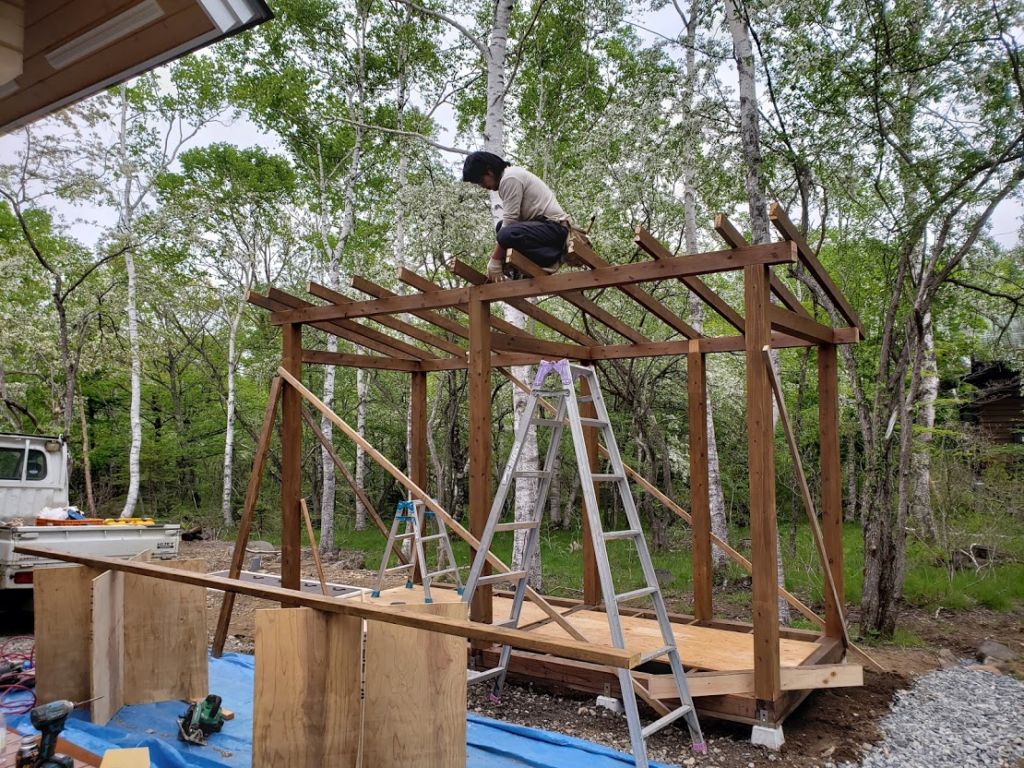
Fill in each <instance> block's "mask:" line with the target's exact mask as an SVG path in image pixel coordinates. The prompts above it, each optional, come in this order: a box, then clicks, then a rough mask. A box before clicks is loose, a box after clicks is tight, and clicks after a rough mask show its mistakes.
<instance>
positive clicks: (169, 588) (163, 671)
mask: <svg viewBox="0 0 1024 768" xmlns="http://www.w3.org/2000/svg"><path fill="white" fill-rule="evenodd" d="M164 565H165V566H167V567H170V568H175V569H178V570H182V571H191V572H193V573H205V572H206V562H205V561H204V560H170V561H167V562H166V563H164ZM206 631H207V629H206V590H205V589H203V588H202V587H197V586H191V585H188V584H180V583H177V582H173V581H165V580H161V579H151V578H147V577H145V576H137V575H134V574H126V575H125V580H124V653H125V665H124V703H125V704H145V703H148V702H151V701H164V700H167V699H201V698H203V697H205V696H206V694H208V693H209V690H208V689H209V677H208V673H209V669H208V664H207V660H206V638H207V635H206Z"/></svg>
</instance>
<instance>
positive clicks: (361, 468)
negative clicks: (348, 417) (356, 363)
mask: <svg viewBox="0 0 1024 768" xmlns="http://www.w3.org/2000/svg"><path fill="white" fill-rule="evenodd" d="M356 398H357V399H358V402H357V404H356V431H357V432H358V433H359V434H360V435H361V436H364V437H365V435H366V371H364V370H363V369H362V368H356ZM356 485H357V486H359V487H360V488H361V489H363V490H366V452H365V451H364V450H363V449H362V448H360V447H359V446H356ZM355 528H356V530H357V531H364V530H366V507H364V506H363V503H362V502H361V501H360V500H359V499H358V498H356V521H355Z"/></svg>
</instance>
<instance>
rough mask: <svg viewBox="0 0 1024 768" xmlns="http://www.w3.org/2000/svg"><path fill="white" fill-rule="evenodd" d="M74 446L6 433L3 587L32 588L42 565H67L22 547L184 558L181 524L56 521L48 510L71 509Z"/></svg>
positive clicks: (0, 447)
mask: <svg viewBox="0 0 1024 768" xmlns="http://www.w3.org/2000/svg"><path fill="white" fill-rule="evenodd" d="M67 466H68V449H67V443H66V442H65V441H64V439H63V438H60V437H54V436H50V435H19V434H13V433H0V590H16V589H21V590H26V589H31V588H32V574H33V572H34V571H35V570H36V569H38V568H61V567H67V565H68V564H67V563H64V562H61V561H59V560H50V559H46V558H40V557H34V556H31V555H22V554H19V553H17V552H15V551H14V549H15V547H17V546H19V545H25V546H31V547H46V548H50V549H55V550H62V551H65V552H75V553H78V554H83V555H100V556H103V557H122V558H131V557H136V556H138V555H140V554H142V553H143V552H147V551H148V552H149V553H150V556H151V557H153V558H156V559H173V558H176V557H177V556H178V543H179V539H180V536H181V526H180V525H155V524H145V525H139V524H137V523H138V522H139V521H137V520H136V521H134V522H133V521H123V522H122V521H120V520H118V519H112V520H100V519H87V520H65V521H62V520H52V519H41V517H47V515H45V514H42V515H41V513H45V511H46V510H48V509H52V510H55V511H58V510H64V509H66V508H67V507H68V501H69V499H68V485H69V483H68V471H67Z"/></svg>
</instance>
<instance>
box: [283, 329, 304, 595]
mask: <svg viewBox="0 0 1024 768" xmlns="http://www.w3.org/2000/svg"><path fill="white" fill-rule="evenodd" d="M281 333H282V337H283V352H282V354H281V370H284V371H287V373H288V375H289V376H291V377H293V379H294V380H296V381H298V380H299V378H300V377H301V376H302V326H301V325H295V324H289V325H285V326H284V327H283V328H282V329H281ZM301 497H302V401H301V400H300V398H299V393H298V391H297V390H296V389H295V387H293V386H285V388H284V391H283V392H282V395H281V586H282V587H284V588H285V589H299V587H300V580H301V573H300V569H301V568H302V549H301V542H300V539H299V528H300V526H301V523H300V520H301V517H300V512H299V499H300V498H301Z"/></svg>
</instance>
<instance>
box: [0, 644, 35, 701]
mask: <svg viewBox="0 0 1024 768" xmlns="http://www.w3.org/2000/svg"><path fill="white" fill-rule="evenodd" d="M26 642H28V643H31V644H32V645H31V648H30V649H29V650H27V651H26V650H13V649H12V646H13V645H14V644H15V643H18V644H19V646H21V647H23V644H24V643H26ZM35 659H36V649H35V638H33V637H31V636H29V635H19V636H17V637H10V638H7V640H5V641H4V642H3V643H0V664H2V665H9V664H14V665H17V666H23V665H24V664H25V662H28V664H29V668H28V669H25V670H24V671H22V672H19V673H16V674H15V675H12V676H11V677H12V678H13V679H10V678H8V679H7V680H6V681H5V682H4V683H3V684H0V712H3V714H5V715H24V714H26V713H27V712H29V711H31V709H32V708H33V707H34V706H35V705H36V694H35V690H34V688H35V680H36V668H35ZM23 693H27V694H28V698H22V696H20V695H18V697H17V700H15V701H11V698H12V697H13V696H14V695H15V694H23Z"/></svg>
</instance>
